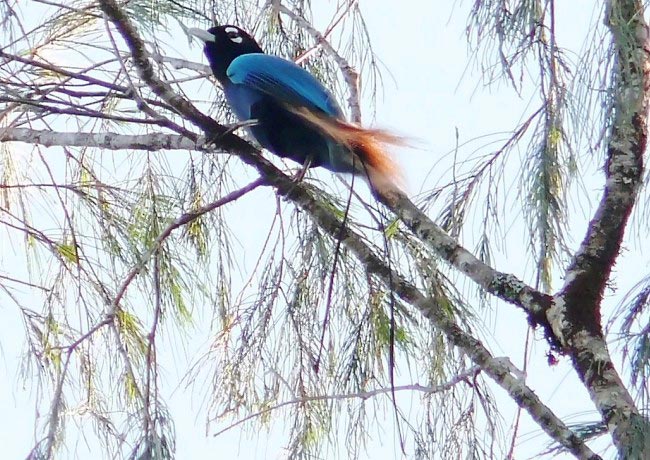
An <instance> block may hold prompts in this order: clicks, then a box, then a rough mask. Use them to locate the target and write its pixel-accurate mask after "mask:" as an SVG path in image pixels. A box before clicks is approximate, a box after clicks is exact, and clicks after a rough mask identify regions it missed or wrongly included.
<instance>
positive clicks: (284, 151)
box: [250, 96, 331, 166]
mask: <svg viewBox="0 0 650 460" xmlns="http://www.w3.org/2000/svg"><path fill="white" fill-rule="evenodd" d="M250 116H251V118H253V119H256V120H258V123H257V124H256V125H254V126H252V127H251V132H252V133H253V136H254V137H255V139H256V140H257V141H258V142H259V143H260V144H261V145H262V146H263V147H265V148H266V149H268V150H270V151H271V152H273V153H275V154H276V155H279V156H281V157H284V158H290V159H292V160H294V161H296V162H298V163H301V164H304V163H305V162H306V161H307V159H308V158H309V159H310V165H311V166H328V165H329V163H330V144H331V141H330V140H328V138H327V137H325V136H324V135H323V134H322V132H319V131H318V130H317V129H316V128H315V127H314V126H313V125H310V124H308V123H307V122H306V121H305V120H304V119H302V118H301V117H299V116H298V115H296V114H295V113H293V112H290V111H289V110H287V109H285V108H284V107H283V106H282V104H280V103H278V102H277V101H276V100H274V99H273V98H272V97H269V96H263V97H261V98H260V99H259V100H258V101H257V102H255V103H254V104H252V105H251V108H250Z"/></svg>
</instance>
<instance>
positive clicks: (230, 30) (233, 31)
mask: <svg viewBox="0 0 650 460" xmlns="http://www.w3.org/2000/svg"><path fill="white" fill-rule="evenodd" d="M225 31H226V35H228V38H229V39H230V41H232V42H234V43H241V42H243V41H244V38H243V37H242V36H241V35H239V29H237V28H236V27H226V28H225Z"/></svg>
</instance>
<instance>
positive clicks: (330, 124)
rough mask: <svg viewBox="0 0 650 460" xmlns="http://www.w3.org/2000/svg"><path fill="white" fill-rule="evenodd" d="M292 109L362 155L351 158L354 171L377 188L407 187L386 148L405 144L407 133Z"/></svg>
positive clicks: (306, 110)
mask: <svg viewBox="0 0 650 460" xmlns="http://www.w3.org/2000/svg"><path fill="white" fill-rule="evenodd" d="M290 110H291V111H293V112H294V113H296V114H297V115H299V116H300V117H302V118H304V119H305V120H306V121H308V122H309V123H311V124H313V125H315V126H317V127H318V128H320V129H321V130H322V131H323V132H324V133H325V134H327V135H328V136H329V137H331V138H332V139H334V140H335V141H336V142H338V143H340V144H343V145H345V146H347V147H348V148H349V149H350V151H351V152H353V153H354V154H355V155H356V156H357V157H358V158H356V159H353V161H351V163H352V164H353V166H352V168H351V171H350V172H352V173H353V174H357V175H361V176H363V177H364V178H366V179H367V180H368V182H369V184H370V186H371V187H372V188H373V189H374V190H377V191H388V190H391V189H395V188H397V189H402V188H403V178H402V173H401V170H400V168H399V166H398V165H397V164H396V163H395V162H394V161H393V159H392V158H391V156H390V154H389V153H388V152H387V151H386V146H387V145H405V144H406V140H405V139H404V138H403V137H400V136H397V135H395V134H392V133H390V132H388V131H385V130H381V129H366V128H362V127H360V126H357V125H354V124H352V123H347V122H345V121H343V120H337V119H335V118H330V117H326V116H323V115H319V114H316V113H314V112H312V111H310V110H308V109H306V108H304V107H301V108H294V107H292V108H290Z"/></svg>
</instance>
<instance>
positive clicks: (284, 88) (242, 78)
mask: <svg viewBox="0 0 650 460" xmlns="http://www.w3.org/2000/svg"><path fill="white" fill-rule="evenodd" d="M226 73H227V75H228V78H229V79H230V80H231V81H232V82H233V83H235V84H237V85H243V86H245V87H247V88H250V89H253V90H257V91H261V92H263V93H265V94H267V95H270V96H272V97H274V98H276V99H277V100H279V101H281V102H284V103H286V104H289V105H292V106H297V107H307V108H308V109H310V110H314V109H318V110H321V111H323V112H325V113H326V114H327V115H330V116H333V117H336V118H341V117H342V116H343V113H342V111H341V108H340V107H339V105H338V104H337V103H336V100H335V99H334V96H332V94H331V93H330V92H329V91H327V89H326V88H325V87H324V86H323V85H322V84H321V83H320V82H319V81H318V80H317V79H316V78H315V77H314V76H313V75H312V74H310V73H309V72H307V71H306V70H304V69H303V68H301V67H299V66H298V65H296V64H294V63H293V62H291V61H287V60H286V59H282V58H280V57H278V56H272V55H270V54H262V53H254V54H244V55H242V56H239V57H237V58H235V59H234V60H233V61H232V63H231V64H230V66H228V70H227V72H226Z"/></svg>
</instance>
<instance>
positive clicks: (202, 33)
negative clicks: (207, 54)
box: [187, 27, 216, 42]
mask: <svg viewBox="0 0 650 460" xmlns="http://www.w3.org/2000/svg"><path fill="white" fill-rule="evenodd" d="M187 34H188V35H190V36H193V37H196V38H198V39H199V40H201V41H204V42H214V41H215V39H216V37H215V36H214V35H212V34H211V33H210V32H208V31H207V30H203V29H197V28H196V27H190V28H189V29H187Z"/></svg>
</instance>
